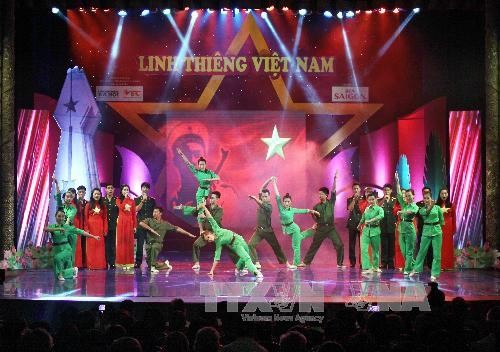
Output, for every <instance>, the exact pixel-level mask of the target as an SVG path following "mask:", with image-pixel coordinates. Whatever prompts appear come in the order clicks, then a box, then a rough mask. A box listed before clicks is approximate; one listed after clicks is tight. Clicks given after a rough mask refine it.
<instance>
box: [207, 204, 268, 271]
mask: <svg viewBox="0 0 500 352" xmlns="http://www.w3.org/2000/svg"><path fill="white" fill-rule="evenodd" d="M199 207H200V208H201V209H203V211H204V212H205V216H206V217H207V219H208V221H209V222H210V225H212V231H208V230H206V231H203V233H202V236H203V238H204V239H205V241H207V242H215V255H214V262H213V264H212V268H211V269H210V272H209V273H208V275H210V276H213V274H214V271H215V268H216V267H217V265H218V264H219V261H220V253H221V250H222V246H227V247H229V249H231V251H233V252H234V253H236V255H238V257H239V260H238V263H237V264H236V270H237V271H239V272H240V273H242V272H243V269H244V268H245V267H246V268H248V270H249V271H250V272H252V273H253V274H254V275H255V276H256V277H257V278H258V279H262V278H263V275H262V273H261V272H260V270H259V269H257V268H256V267H255V265H254V264H253V262H252V259H251V258H250V254H249V253H248V252H249V251H248V245H247V243H246V242H245V240H244V239H243V237H241V236H240V235H238V234H236V233H234V232H233V231H231V230H227V229H223V228H221V227H220V226H219V225H218V224H217V223H216V222H215V220H214V218H213V217H212V214H210V211H209V210H208V209H207V206H206V205H205V203H201V204H200V205H199Z"/></svg>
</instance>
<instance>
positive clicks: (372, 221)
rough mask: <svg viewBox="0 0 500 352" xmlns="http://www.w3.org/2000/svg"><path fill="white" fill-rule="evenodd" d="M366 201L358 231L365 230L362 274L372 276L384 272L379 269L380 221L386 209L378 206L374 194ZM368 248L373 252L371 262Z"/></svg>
mask: <svg viewBox="0 0 500 352" xmlns="http://www.w3.org/2000/svg"><path fill="white" fill-rule="evenodd" d="M366 201H367V207H366V209H365V211H364V212H363V215H362V216H361V220H360V221H359V225H358V230H360V231H361V229H363V231H362V233H361V239H360V243H361V267H362V268H363V271H362V273H363V274H370V273H372V272H374V271H376V272H381V271H382V269H380V268H379V252H380V232H381V231H380V220H382V219H383V218H384V209H382V208H381V207H380V206H378V205H377V198H375V194H373V193H370V194H369V195H368V196H367V197H366ZM362 225H364V226H362ZM368 247H371V250H372V258H371V259H372V260H371V261H370V256H369V255H368Z"/></svg>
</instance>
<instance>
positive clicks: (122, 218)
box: [116, 185, 137, 270]
mask: <svg viewBox="0 0 500 352" xmlns="http://www.w3.org/2000/svg"><path fill="white" fill-rule="evenodd" d="M116 205H117V206H118V221H117V223H116V264H119V265H122V266H123V267H124V269H125V270H128V269H131V268H133V266H134V233H135V230H136V228H137V216H136V213H135V202H134V200H133V199H132V198H130V187H129V186H128V185H121V187H120V197H119V198H118V199H117V200H116Z"/></svg>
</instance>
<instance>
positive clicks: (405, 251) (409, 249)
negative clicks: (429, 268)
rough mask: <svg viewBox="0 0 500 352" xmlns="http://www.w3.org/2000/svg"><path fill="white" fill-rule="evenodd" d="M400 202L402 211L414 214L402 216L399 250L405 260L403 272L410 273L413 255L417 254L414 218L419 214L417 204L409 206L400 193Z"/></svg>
mask: <svg viewBox="0 0 500 352" xmlns="http://www.w3.org/2000/svg"><path fill="white" fill-rule="evenodd" d="M398 202H399V204H400V205H401V211H403V212H407V211H411V212H412V214H404V215H403V214H402V215H401V216H400V218H401V221H400V223H399V248H400V249H401V254H402V255H403V258H404V260H405V265H404V269H403V271H404V272H405V273H408V272H410V271H411V269H412V266H413V255H414V252H415V238H416V233H415V225H414V224H413V218H414V217H415V215H416V214H417V213H418V206H417V205H416V204H415V203H411V204H408V203H406V202H405V201H404V200H403V194H401V193H398Z"/></svg>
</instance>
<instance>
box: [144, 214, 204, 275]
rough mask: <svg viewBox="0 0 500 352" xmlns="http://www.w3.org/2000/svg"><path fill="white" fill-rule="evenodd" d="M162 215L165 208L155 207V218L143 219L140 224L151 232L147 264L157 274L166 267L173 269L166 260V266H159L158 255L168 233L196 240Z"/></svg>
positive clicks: (149, 234)
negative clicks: (179, 234)
mask: <svg viewBox="0 0 500 352" xmlns="http://www.w3.org/2000/svg"><path fill="white" fill-rule="evenodd" d="M162 215H163V208H161V207H157V206H155V207H154V210H153V217H152V218H146V219H143V220H142V221H141V222H140V223H139V226H140V227H142V228H144V229H146V230H148V231H149V233H148V240H147V246H146V253H147V258H146V262H147V263H148V267H149V268H150V271H151V272H152V273H157V272H158V268H163V267H166V269H168V270H171V269H172V265H170V262H169V261H168V260H166V261H165V263H164V264H163V263H162V264H161V265H158V255H159V254H160V252H161V250H162V248H163V239H164V238H165V234H166V233H167V231H176V232H179V233H181V234H183V235H186V236H188V237H191V238H196V236H195V235H192V234H190V233H189V232H187V231H186V230H184V229H181V228H180V227H179V226H174V225H172V224H171V223H169V222H167V221H165V220H163V219H162Z"/></svg>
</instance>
